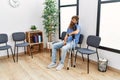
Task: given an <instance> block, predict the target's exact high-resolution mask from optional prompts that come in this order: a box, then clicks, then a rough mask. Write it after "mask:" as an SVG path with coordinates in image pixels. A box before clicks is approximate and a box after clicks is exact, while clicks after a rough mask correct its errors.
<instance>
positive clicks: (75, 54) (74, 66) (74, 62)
mask: <svg viewBox="0 0 120 80" xmlns="http://www.w3.org/2000/svg"><path fill="white" fill-rule="evenodd" d="M77 52H78V51H76V54H75V60H74V65H73V66H74V67H75V66H76V59H77Z"/></svg>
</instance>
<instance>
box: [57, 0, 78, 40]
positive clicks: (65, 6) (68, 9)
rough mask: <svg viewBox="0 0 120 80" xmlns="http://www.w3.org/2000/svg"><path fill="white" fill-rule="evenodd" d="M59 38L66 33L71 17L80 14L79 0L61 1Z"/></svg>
mask: <svg viewBox="0 0 120 80" xmlns="http://www.w3.org/2000/svg"><path fill="white" fill-rule="evenodd" d="M59 11H60V12H59V15H60V16H59V23H60V24H59V38H60V35H61V33H62V32H63V31H66V30H67V28H68V26H69V23H70V20H71V17H72V16H74V15H78V14H79V0H59Z"/></svg>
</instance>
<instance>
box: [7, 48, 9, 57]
mask: <svg viewBox="0 0 120 80" xmlns="http://www.w3.org/2000/svg"><path fill="white" fill-rule="evenodd" d="M7 56H8V58H9V52H8V49H7Z"/></svg>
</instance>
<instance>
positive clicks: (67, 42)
mask: <svg viewBox="0 0 120 80" xmlns="http://www.w3.org/2000/svg"><path fill="white" fill-rule="evenodd" d="M78 20H79V17H78V16H73V17H72V19H71V22H70V25H69V27H68V29H67V34H66V36H65V38H64V40H63V41H60V42H57V43H54V44H53V46H52V62H51V63H50V64H49V65H48V66H47V68H49V69H50V68H53V67H56V66H57V63H56V53H57V49H59V48H62V50H61V60H60V63H59V64H58V66H57V67H56V70H61V69H62V68H63V67H64V60H65V57H66V53H67V51H68V50H69V49H71V48H73V47H74V45H76V44H77V43H78V42H79V36H80V26H79V25H78ZM73 39H74V40H75V42H72V41H73Z"/></svg>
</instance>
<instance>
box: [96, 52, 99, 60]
mask: <svg viewBox="0 0 120 80" xmlns="http://www.w3.org/2000/svg"><path fill="white" fill-rule="evenodd" d="M96 53H97V61H99V55H98V52H96Z"/></svg>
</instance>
